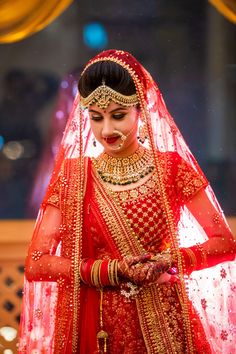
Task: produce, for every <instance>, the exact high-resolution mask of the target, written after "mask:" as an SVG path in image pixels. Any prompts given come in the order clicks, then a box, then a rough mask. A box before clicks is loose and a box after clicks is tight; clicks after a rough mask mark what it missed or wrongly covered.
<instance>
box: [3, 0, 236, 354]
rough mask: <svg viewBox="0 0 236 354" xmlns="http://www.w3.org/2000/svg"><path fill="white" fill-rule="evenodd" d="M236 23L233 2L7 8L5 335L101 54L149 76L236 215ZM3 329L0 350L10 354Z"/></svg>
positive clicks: (80, 2)
mask: <svg viewBox="0 0 236 354" xmlns="http://www.w3.org/2000/svg"><path fill="white" fill-rule="evenodd" d="M24 7H25V8H24ZM24 11H25V12H24ZM235 24H236V2H235V0H231V1H230V0H227V1H220V0H219V1H217V0H216V1H211V3H210V2H208V1H207V0H192V1H189V0H179V1H174V0H142V1H141V0H129V1H126V0H112V1H108V0H99V1H95V0H74V1H68V0H67V1H66V0H65V1H63V0H62V1H55V0H50V1H47V2H42V1H37V0H34V1H32V2H31V5H29V4H28V2H22V1H20V0H14V1H5V2H0V219H2V222H1V223H0V238H1V240H2V241H0V247H1V254H2V256H0V281H1V287H0V291H1V293H0V314H3V315H2V316H1V315H0V317H1V318H2V320H1V319H0V326H3V325H7V326H8V327H11V328H13V329H17V325H18V323H19V314H20V299H21V296H22V277H23V271H24V269H23V258H24V257H23V256H24V254H25V244H24V245H23V244H22V242H28V237H29V235H30V233H31V229H32V225H33V221H31V220H30V219H34V218H35V217H36V215H37V209H38V207H39V204H40V202H41V199H42V197H43V193H44V191H45V188H46V185H47V183H48V179H49V176H50V172H51V169H52V165H53V161H54V158H55V154H56V152H57V149H58V145H59V143H60V139H61V137H62V132H63V129H64V127H65V124H66V120H67V118H68V114H69V111H70V109H71V105H72V102H73V98H74V96H75V94H76V91H77V87H76V81H77V79H78V76H79V74H80V72H81V68H82V67H83V65H84V64H85V63H86V62H87V61H88V60H89V59H90V58H91V57H93V56H94V55H96V54H97V53H98V52H99V51H101V50H104V49H108V48H116V49H123V50H127V51H129V52H131V53H132V54H133V55H134V56H135V57H136V58H137V59H138V60H139V61H141V63H142V64H143V65H144V66H145V67H146V68H147V69H148V70H149V71H150V73H151V74H152V76H153V77H154V79H155V80H156V81H157V83H158V85H159V87H160V90H161V91H162V93H163V96H164V99H165V101H166V104H167V107H168V108H169V111H170V112H171V114H172V116H173V117H174V119H175V121H176V123H177V125H178V126H179V128H180V129H181V131H182V133H183V135H184V137H185V139H186V141H187V143H188V145H189V146H190V148H191V150H192V151H193V153H194V155H195V156H196V158H197V159H198V161H199V163H200V165H201V167H202V169H203V171H204V172H205V174H206V175H207V177H208V179H209V180H210V183H211V185H212V187H213V189H214V190H215V192H216V195H217V197H218V199H219V201H220V204H221V206H222V208H223V210H224V212H225V213H226V215H227V216H231V217H236V203H235V200H236V139H235V136H236V117H235V112H236V40H235V38H236V25H235ZM34 32H35V33H34ZM15 219H17V220H18V221H16V220H15ZM25 235H27V236H25ZM26 239H27V240H26ZM22 240H23V241H22ZM21 241H22V242H21ZM4 257H5V258H4ZM4 262H5V263H4ZM6 262H8V263H6ZM3 264H4V266H2V265H3ZM6 264H8V266H7V267H6ZM13 293H14V294H13ZM3 294H4V295H3ZM2 328H5V327H1V328H0V352H1V350H2V352H3V353H5V354H10V353H12V352H14V348H15V347H14V348H13V347H11V348H13V349H9V348H10V344H8V346H9V348H8V347H7V346H6V344H3V343H6V341H7V339H6V336H5V335H4V333H5V332H4V333H3V332H2ZM9 333H10V332H8V335H9ZM12 333H13V332H12ZM14 333H15V332H14ZM8 338H13V339H11V340H9V343H10V342H11V341H15V342H14V346H15V345H16V344H15V343H16V339H15V337H14V334H12V337H8ZM1 348H2V349H1ZM7 348H8V349H7ZM7 350H8V351H7ZM9 350H10V351H9Z"/></svg>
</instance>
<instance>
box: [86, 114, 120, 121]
mask: <svg viewBox="0 0 236 354" xmlns="http://www.w3.org/2000/svg"><path fill="white" fill-rule="evenodd" d="M125 114H126V113H116V114H114V115H113V116H112V118H113V119H117V120H119V119H122V118H124V116H125ZM91 119H92V120H94V121H97V122H98V121H100V120H102V116H91Z"/></svg>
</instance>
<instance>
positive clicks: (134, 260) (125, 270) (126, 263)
mask: <svg viewBox="0 0 236 354" xmlns="http://www.w3.org/2000/svg"><path fill="white" fill-rule="evenodd" d="M150 257H151V255H150V254H144V255H141V256H126V257H124V258H123V259H122V260H121V261H119V262H118V275H119V276H120V277H123V278H127V279H129V280H133V274H134V272H135V273H137V271H138V270H137V269H136V270H135V269H134V268H131V267H132V266H134V265H136V267H137V265H140V264H142V263H145V262H146V261H147V260H148V259H150Z"/></svg>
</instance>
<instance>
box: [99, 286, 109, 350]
mask: <svg viewBox="0 0 236 354" xmlns="http://www.w3.org/2000/svg"><path fill="white" fill-rule="evenodd" d="M102 304H103V289H102V288H100V308H99V312H100V331H99V332H98V333H97V348H98V353H107V339H108V333H107V332H106V331H104V329H103V318H102ZM102 341H103V351H102V349H100V342H102Z"/></svg>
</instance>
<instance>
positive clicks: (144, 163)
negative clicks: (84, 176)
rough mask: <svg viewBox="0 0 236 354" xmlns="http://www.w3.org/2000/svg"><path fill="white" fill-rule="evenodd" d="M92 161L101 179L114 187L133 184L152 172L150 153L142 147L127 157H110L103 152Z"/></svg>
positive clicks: (152, 164)
mask: <svg viewBox="0 0 236 354" xmlns="http://www.w3.org/2000/svg"><path fill="white" fill-rule="evenodd" d="M92 161H93V164H94V166H95V168H96V170H97V172H98V174H99V175H100V177H101V179H102V180H103V181H104V182H108V183H111V184H114V185H117V184H118V185H126V184H131V183H135V182H137V181H139V180H140V179H141V178H143V177H145V176H146V175H148V174H149V173H150V172H152V171H153V170H154V161H153V157H152V154H151V151H150V150H148V149H145V148H144V147H143V146H139V148H138V149H137V150H136V151H135V153H134V154H132V155H130V156H127V157H112V156H109V155H108V154H107V153H106V152H103V153H102V154H101V155H100V156H98V158H96V159H93V160H92Z"/></svg>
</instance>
